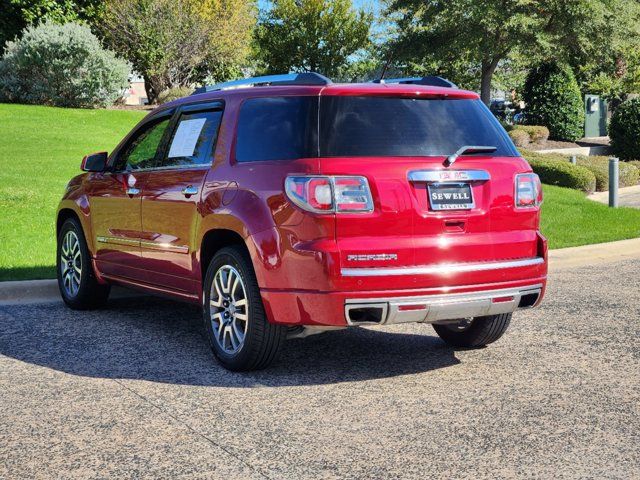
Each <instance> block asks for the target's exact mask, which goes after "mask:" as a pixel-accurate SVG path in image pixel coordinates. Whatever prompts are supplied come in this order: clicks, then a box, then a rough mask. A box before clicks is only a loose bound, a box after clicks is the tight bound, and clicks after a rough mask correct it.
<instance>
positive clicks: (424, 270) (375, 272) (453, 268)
mask: <svg viewBox="0 0 640 480" xmlns="http://www.w3.org/2000/svg"><path fill="white" fill-rule="evenodd" d="M543 263H544V258H542V257H536V258H525V259H522V260H507V261H502V262H481V263H442V264H440V265H429V266H421V267H398V268H393V267H380V268H342V269H340V273H341V274H342V276H344V277H386V276H398V275H434V274H436V275H446V274H452V273H469V272H484V271H488V270H501V269H503V268H522V267H531V266H534V265H541V264H543Z"/></svg>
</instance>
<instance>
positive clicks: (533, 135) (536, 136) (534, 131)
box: [515, 125, 549, 143]
mask: <svg viewBox="0 0 640 480" xmlns="http://www.w3.org/2000/svg"><path fill="white" fill-rule="evenodd" d="M515 128H516V129H518V130H522V131H524V132H526V133H527V135H529V138H530V139H531V142H532V143H540V142H546V141H547V140H548V139H549V129H548V128H547V127H542V126H540V125H517V126H516V127H515Z"/></svg>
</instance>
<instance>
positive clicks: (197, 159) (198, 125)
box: [158, 110, 222, 168]
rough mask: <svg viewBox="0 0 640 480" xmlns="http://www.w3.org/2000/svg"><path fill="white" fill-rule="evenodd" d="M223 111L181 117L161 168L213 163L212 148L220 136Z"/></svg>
mask: <svg viewBox="0 0 640 480" xmlns="http://www.w3.org/2000/svg"><path fill="white" fill-rule="evenodd" d="M221 119H222V111H221V110H216V111H205V112H197V113H185V114H182V115H181V116H180V119H179V120H178V124H177V125H176V128H175V130H174V132H173V135H172V137H171V141H170V142H169V147H168V149H167V154H166V156H165V158H164V159H163V160H162V161H161V162H160V163H159V164H158V166H159V167H165V168H166V167H174V166H178V167H183V166H189V165H208V164H210V163H211V155H212V146H214V145H215V142H216V139H217V136H218V127H219V126H220V120H221Z"/></svg>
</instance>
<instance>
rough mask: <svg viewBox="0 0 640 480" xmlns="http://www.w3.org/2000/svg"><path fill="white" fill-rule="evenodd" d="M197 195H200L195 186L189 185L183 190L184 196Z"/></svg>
mask: <svg viewBox="0 0 640 480" xmlns="http://www.w3.org/2000/svg"><path fill="white" fill-rule="evenodd" d="M196 193H198V188H197V187H194V186H193V185H189V186H188V187H185V188H184V189H183V190H182V194H183V195H184V196H185V197H190V196H191V195H195V194H196Z"/></svg>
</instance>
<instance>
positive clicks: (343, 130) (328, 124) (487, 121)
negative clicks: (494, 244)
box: [236, 96, 518, 162]
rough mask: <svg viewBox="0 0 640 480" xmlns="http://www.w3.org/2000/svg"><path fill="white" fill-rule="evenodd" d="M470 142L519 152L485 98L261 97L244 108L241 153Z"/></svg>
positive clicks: (406, 149) (436, 152)
mask: <svg viewBox="0 0 640 480" xmlns="http://www.w3.org/2000/svg"><path fill="white" fill-rule="evenodd" d="M318 104H319V114H318ZM318 132H319V135H318ZM465 145H481V146H494V147H496V152H495V153H494V155H499V156H517V155H518V152H517V150H516V149H515V147H514V145H513V143H512V142H511V139H510V138H509V136H508V135H507V134H506V132H505V131H504V129H503V128H502V127H501V126H500V124H499V123H498V121H497V120H496V119H495V117H494V116H493V115H492V114H491V112H490V111H489V109H488V108H486V107H485V105H484V104H483V103H482V102H481V101H480V100H468V99H459V100H455V99H446V100H445V99H405V98H397V97H395V98H389V97H353V96H325V97H320V98H318V97H298V96H296V97H263V98H252V99H247V100H246V101H245V102H243V104H242V106H241V108H240V116H239V120H238V134H237V144H236V160H237V161H239V162H256V161H265V160H293V159H296V158H304V157H317V156H318V155H319V156H321V157H359V156H363V157H364V156H378V157H394V156H398V157H402V156H442V155H450V154H452V153H454V152H456V151H457V150H458V149H459V148H460V147H462V146H465Z"/></svg>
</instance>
